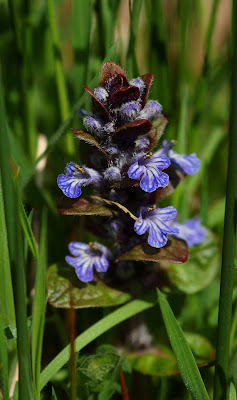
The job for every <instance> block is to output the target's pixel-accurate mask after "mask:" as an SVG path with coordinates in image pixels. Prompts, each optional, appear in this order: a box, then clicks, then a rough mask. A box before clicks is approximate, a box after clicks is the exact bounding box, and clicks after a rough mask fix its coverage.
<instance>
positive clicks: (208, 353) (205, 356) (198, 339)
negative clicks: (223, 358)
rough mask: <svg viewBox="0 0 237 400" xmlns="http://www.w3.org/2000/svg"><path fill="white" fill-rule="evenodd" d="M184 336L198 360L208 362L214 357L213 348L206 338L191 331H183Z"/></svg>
mask: <svg viewBox="0 0 237 400" xmlns="http://www.w3.org/2000/svg"><path fill="white" fill-rule="evenodd" d="M184 336H185V339H186V340H187V342H188V344H189V346H190V348H191V350H192V352H193V354H194V356H195V358H196V359H198V362H210V361H213V360H214V359H215V349H214V348H213V347H212V345H211V343H210V342H209V340H207V338H205V337H204V336H202V335H199V334H198V333H192V332H184Z"/></svg>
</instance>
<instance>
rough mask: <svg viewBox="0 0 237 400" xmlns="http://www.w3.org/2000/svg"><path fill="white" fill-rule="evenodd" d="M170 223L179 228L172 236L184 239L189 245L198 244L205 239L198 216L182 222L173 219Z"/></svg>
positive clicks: (204, 232) (203, 229)
mask: <svg viewBox="0 0 237 400" xmlns="http://www.w3.org/2000/svg"><path fill="white" fill-rule="evenodd" d="M171 225H172V227H175V228H178V230H179V233H178V234H175V235H174V236H176V237H177V238H179V239H183V240H185V242H187V245H188V246H189V247H191V246H193V245H195V244H200V243H202V242H203V240H204V239H205V236H206V230H205V228H203V226H202V225H201V224H200V218H192V219H188V220H187V221H185V222H183V223H179V222H176V221H174V222H172V224H171Z"/></svg>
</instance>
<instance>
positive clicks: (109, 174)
mask: <svg viewBox="0 0 237 400" xmlns="http://www.w3.org/2000/svg"><path fill="white" fill-rule="evenodd" d="M104 177H105V179H108V180H111V181H118V180H120V179H121V173H120V169H119V168H118V167H109V168H107V169H106V170H105V172H104Z"/></svg>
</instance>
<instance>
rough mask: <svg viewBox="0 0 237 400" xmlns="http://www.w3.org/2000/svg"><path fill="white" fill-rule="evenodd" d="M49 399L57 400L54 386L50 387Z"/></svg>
mask: <svg viewBox="0 0 237 400" xmlns="http://www.w3.org/2000/svg"><path fill="white" fill-rule="evenodd" d="M51 400H57V395H56V392H55V390H54V387H52V395H51Z"/></svg>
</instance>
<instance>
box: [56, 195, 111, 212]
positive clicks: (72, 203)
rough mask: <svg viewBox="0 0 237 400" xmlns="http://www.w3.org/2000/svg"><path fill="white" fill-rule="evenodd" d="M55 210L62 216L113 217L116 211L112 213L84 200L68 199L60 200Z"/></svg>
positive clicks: (103, 207) (105, 208)
mask: <svg viewBox="0 0 237 400" xmlns="http://www.w3.org/2000/svg"><path fill="white" fill-rule="evenodd" d="M57 208H58V212H59V214H63V215H102V216H113V215H115V214H116V211H112V210H111V209H109V208H107V207H105V206H101V205H98V204H93V203H89V202H88V201H87V200H85V199H70V198H69V197H63V198H61V199H60V200H59V202H58V205H57Z"/></svg>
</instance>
